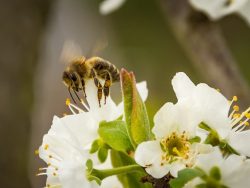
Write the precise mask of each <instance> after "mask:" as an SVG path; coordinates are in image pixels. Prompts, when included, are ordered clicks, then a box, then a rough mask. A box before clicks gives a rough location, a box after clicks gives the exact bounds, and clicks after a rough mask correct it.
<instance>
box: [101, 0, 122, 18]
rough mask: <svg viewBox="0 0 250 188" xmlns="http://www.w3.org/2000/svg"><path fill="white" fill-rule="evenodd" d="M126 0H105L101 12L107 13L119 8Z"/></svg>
mask: <svg viewBox="0 0 250 188" xmlns="http://www.w3.org/2000/svg"><path fill="white" fill-rule="evenodd" d="M125 1H126V0H104V1H103V2H102V3H101V4H100V7H99V11H100V13H101V14H103V15H106V14H110V13H111V12H113V11H115V10H117V9H119V8H120V7H121V6H122V5H123V4H124V3H125Z"/></svg>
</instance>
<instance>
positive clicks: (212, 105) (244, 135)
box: [172, 73, 250, 156]
mask: <svg viewBox="0 0 250 188" xmlns="http://www.w3.org/2000/svg"><path fill="white" fill-rule="evenodd" d="M172 85H173V88H174V91H175V93H176V96H177V99H178V104H179V105H181V106H185V108H186V110H187V112H188V113H190V114H192V115H191V117H196V119H198V121H199V122H200V123H201V122H204V123H205V124H207V125H208V126H209V127H210V128H212V129H213V130H215V131H216V132H217V133H218V135H219V138H220V140H224V141H226V142H227V143H228V144H229V145H230V146H232V147H233V149H235V150H236V151H237V152H238V153H240V154H242V155H247V156H250V147H249V146H248V144H246V143H249V142H250V130H245V127H246V126H248V125H249V122H248V121H249V118H250V114H249V111H250V108H248V109H247V110H245V111H243V112H242V113H239V110H240V109H239V106H237V105H235V104H234V103H235V102H236V101H237V97H236V96H234V97H233V99H232V101H228V100H227V99H226V98H225V97H224V96H223V95H222V94H221V93H220V92H219V91H217V90H216V89H213V88H211V87H209V86H208V85H207V84H204V83H201V84H198V85H197V86H196V85H194V83H193V82H192V81H191V80H190V79H189V78H188V76H187V75H186V74H185V73H177V74H176V75H175V77H174V78H173V80H172ZM203 133H204V131H203ZM201 137H202V136H201ZM203 137H204V135H203Z"/></svg>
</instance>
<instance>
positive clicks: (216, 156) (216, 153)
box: [195, 147, 223, 173]
mask: <svg viewBox="0 0 250 188" xmlns="http://www.w3.org/2000/svg"><path fill="white" fill-rule="evenodd" d="M211 159H212V160H211ZM222 161H223V157H222V154H221V152H220V150H219V148H218V147H214V150H213V151H212V152H210V153H207V154H199V155H198V156H197V160H196V164H195V166H198V167H200V168H202V169H203V170H205V172H207V173H208V172H209V171H210V169H211V168H212V167H214V166H218V164H221V163H222Z"/></svg>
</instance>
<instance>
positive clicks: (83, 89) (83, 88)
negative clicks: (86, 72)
mask: <svg viewBox="0 0 250 188" xmlns="http://www.w3.org/2000/svg"><path fill="white" fill-rule="evenodd" d="M81 82H82V91H83V95H84V97H85V99H86V98H87V95H86V92H85V82H84V80H83V79H81Z"/></svg>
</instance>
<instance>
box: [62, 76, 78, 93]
mask: <svg viewBox="0 0 250 188" xmlns="http://www.w3.org/2000/svg"><path fill="white" fill-rule="evenodd" d="M62 79H63V83H64V84H65V85H66V86H67V87H71V88H72V89H74V90H76V91H78V88H77V87H76V86H78V82H77V81H78V80H77V76H76V75H75V74H74V73H70V72H68V71H64V72H63V76H62Z"/></svg>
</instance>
